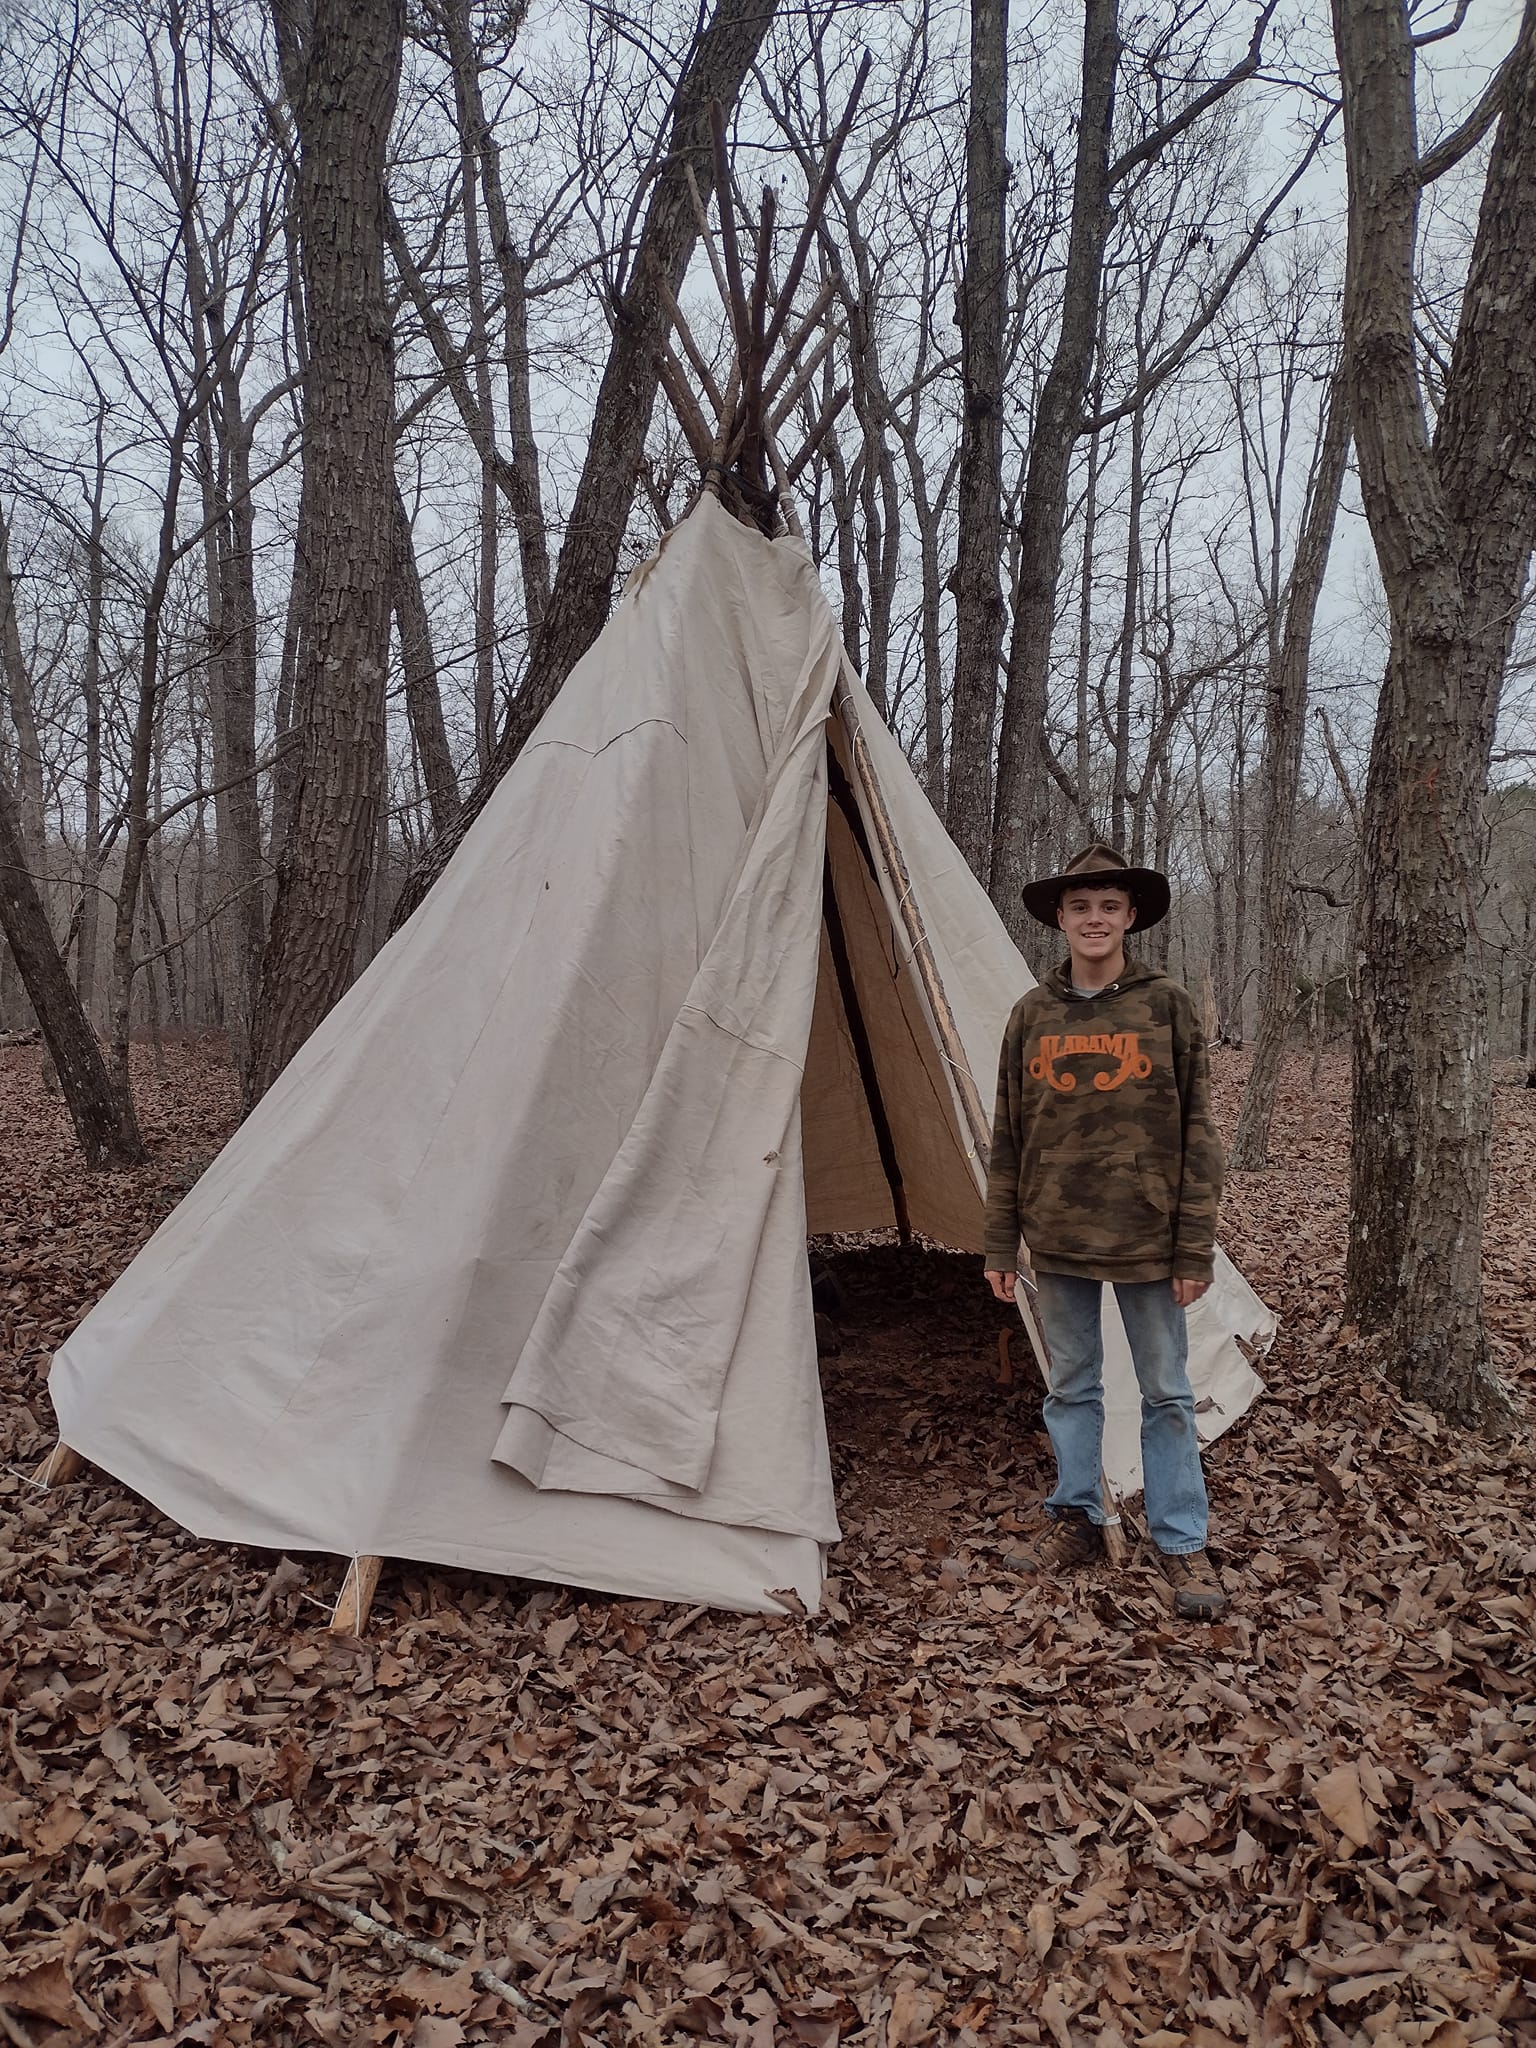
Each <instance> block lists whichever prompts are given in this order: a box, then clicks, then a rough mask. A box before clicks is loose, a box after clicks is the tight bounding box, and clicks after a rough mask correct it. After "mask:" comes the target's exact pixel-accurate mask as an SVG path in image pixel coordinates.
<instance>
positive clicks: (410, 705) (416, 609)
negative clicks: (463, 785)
mask: <svg viewBox="0 0 1536 2048" xmlns="http://www.w3.org/2000/svg"><path fill="white" fill-rule="evenodd" d="M393 538H394V601H395V628H396V631H397V632H398V633H399V635H400V666H401V668H402V669H403V670H404V672H405V710H406V716H407V718H408V719H409V720H410V725H411V738H412V739H413V740H414V741H415V744H416V757H417V759H418V760H419V761H420V763H421V779H422V781H423V782H424V783H425V784H426V789H427V803H428V806H429V807H430V809H431V813H432V829H433V831H434V832H446V831H447V830H448V828H449V826H450V825H451V824H452V823H453V821H454V819H455V818H456V817H457V816H458V815H459V809H460V804H461V799H460V796H459V784H458V778H457V776H456V775H455V774H454V772H453V756H452V754H451V753H450V752H449V751H448V730H447V727H446V726H445V724H444V722H443V699H442V694H441V692H440V691H439V689H438V684H437V663H436V662H435V661H434V659H433V657H432V627H431V623H430V621H429V620H428V618H427V607H426V603H425V601H424V600H423V598H422V594H421V575H420V572H419V571H418V569H417V567H416V547H415V543H414V542H413V541H412V539H411V519H410V514H409V513H408V512H407V511H406V509H405V500H404V499H403V498H402V497H401V495H400V490H399V486H398V485H396V487H395V493H394V519H393Z"/></svg>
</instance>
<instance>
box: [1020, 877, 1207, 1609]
mask: <svg viewBox="0 0 1536 2048" xmlns="http://www.w3.org/2000/svg"><path fill="white" fill-rule="evenodd" d="M1168 900H1169V893H1168V882H1167V878H1166V877H1165V876H1163V875H1161V874H1159V873H1158V872H1157V871H1156V870H1155V869H1153V868H1136V867H1131V866H1129V865H1128V863H1127V862H1126V861H1125V859H1124V857H1123V856H1122V855H1120V854H1118V853H1116V852H1115V851H1114V850H1113V849H1112V848H1110V847H1107V846H1102V845H1098V846H1091V847H1089V848H1088V849H1087V850H1086V852H1084V853H1081V854H1079V855H1078V856H1077V858H1076V859H1075V860H1074V861H1073V862H1072V863H1071V864H1070V866H1069V867H1067V868H1066V869H1065V870H1064V871H1063V872H1062V873H1061V874H1059V875H1047V876H1045V877H1043V878H1042V879H1041V880H1040V881H1037V882H1032V883H1030V884H1029V886H1028V887H1027V888H1026V889H1025V891H1024V902H1025V906H1026V908H1027V909H1028V910H1029V912H1030V914H1031V915H1032V916H1033V917H1034V918H1036V919H1037V920H1038V922H1040V923H1041V924H1045V925H1048V926H1050V927H1051V928H1052V929H1053V930H1056V929H1059V930H1060V931H1061V932H1062V933H1063V934H1064V935H1065V937H1066V941H1067V947H1068V958H1067V959H1066V960H1065V961H1063V962H1061V963H1060V965H1058V966H1057V967H1055V968H1053V969H1052V970H1051V972H1050V973H1049V974H1048V975H1047V976H1046V978H1045V979H1044V981H1042V982H1041V983H1040V985H1039V986H1038V987H1037V988H1033V989H1031V990H1030V991H1029V993H1028V994H1027V995H1026V996H1024V997H1023V998H1022V1000H1021V1001H1020V1002H1018V1003H1017V1004H1016V1005H1015V1006H1014V1010H1013V1014H1012V1016H1011V1017H1010V1018H1009V1020H1008V1029H1007V1031H1006V1033H1005V1034H1004V1038H1003V1050H1002V1058H1001V1060H1000V1062H999V1068H998V1082H997V1113H996V1118H995V1121H994V1126H993V1134H992V1152H991V1162H990V1170H989V1174H988V1182H987V1226H986V1278H987V1280H988V1282H989V1284H990V1285H991V1288H992V1291H993V1293H994V1294H996V1295H997V1296H998V1298H999V1299H1000V1300H1002V1301H1012V1300H1013V1299H1014V1298H1015V1289H1016V1282H1017V1274H1018V1265H1019V1241H1020V1239H1021V1238H1022V1239H1023V1240H1024V1243H1025V1245H1026V1246H1027V1248H1028V1254H1029V1263H1030V1265H1031V1266H1032V1268H1033V1270H1034V1275H1035V1284H1036V1286H1037V1288H1038V1290H1039V1312H1040V1322H1041V1326H1042V1332H1043V1335H1044V1337H1045V1342H1046V1348H1047V1350H1048V1351H1049V1354H1050V1361H1051V1364H1050V1384H1049V1390H1048V1392H1047V1394H1046V1400H1045V1424H1046V1428H1047V1430H1048V1431H1049V1433H1050V1439H1051V1448H1052V1450H1053V1451H1054V1452H1055V1456H1056V1485H1055V1487H1054V1489H1053V1490H1052V1492H1051V1494H1050V1496H1049V1498H1048V1499H1047V1501H1046V1503H1045V1513H1046V1518H1047V1527H1046V1529H1045V1531H1044V1533H1043V1534H1042V1535H1041V1537H1040V1538H1039V1540H1038V1541H1037V1542H1036V1543H1035V1545H1034V1546H1033V1548H1032V1549H1030V1550H1028V1551H1025V1552H1022V1553H1017V1554H1015V1555H1013V1556H1011V1557H1009V1558H1006V1559H1005V1560H1004V1562H1005V1564H1006V1565H1007V1566H1008V1567H1009V1568H1010V1569H1012V1570H1020V1571H1059V1570H1062V1569H1065V1568H1067V1567H1069V1566H1072V1565H1078V1564H1088V1563H1092V1562H1093V1561H1094V1560H1096V1559H1097V1558H1100V1557H1102V1556H1103V1554H1104V1536H1103V1527H1102V1525H1103V1520H1104V1506H1103V1497H1102V1493H1101V1488H1100V1453H1101V1446H1102V1441H1103V1434H1104V1378H1103V1367H1104V1353H1103V1344H1102V1337H1101V1332H1100V1314H1101V1309H1102V1304H1103V1294H1104V1286H1105V1284H1106V1283H1109V1284H1111V1285H1112V1286H1113V1287H1114V1290H1115V1298H1116V1301H1117V1302H1118V1304H1119V1308H1120V1315H1121V1320H1122V1321H1123V1323H1124V1324H1125V1333H1126V1337H1127V1338H1128V1340H1129V1343H1130V1348H1131V1357H1132V1360H1133V1362H1134V1364H1135V1367H1136V1377H1137V1380H1138V1382H1139V1384H1140V1388H1141V1462H1142V1474H1143V1480H1144V1484H1145V1489H1146V1511H1147V1527H1148V1530H1149V1532H1150V1534H1151V1536H1152V1540H1153V1542H1154V1543H1155V1544H1156V1545H1157V1548H1158V1550H1159V1551H1160V1553H1161V1554H1162V1561H1163V1568H1164V1571H1165V1572H1166V1574H1167V1576H1168V1578H1169V1580H1170V1582H1171V1584H1172V1587H1173V1595H1174V1607H1175V1609H1176V1610H1177V1612H1178V1613H1180V1614H1181V1615H1184V1616H1186V1617H1188V1618H1192V1619H1197V1620H1205V1621H1214V1620H1215V1619H1216V1618H1217V1617H1218V1616H1219V1615H1221V1614H1222V1613H1223V1612H1224V1611H1225V1609H1226V1606H1227V1598H1226V1594H1225V1593H1224V1592H1223V1591H1222V1588H1221V1584H1220V1581H1219V1580H1218V1578H1217V1576H1216V1572H1215V1569H1214V1567H1213V1566H1212V1564H1211V1561H1210V1559H1209V1558H1208V1557H1207V1555H1206V1550H1205V1541H1206V1526H1207V1507H1206V1494H1205V1479H1204V1475H1203V1474H1202V1472H1201V1469H1200V1445H1199V1439H1198V1437H1197V1435H1196V1432H1195V1404H1194V1396H1193V1394H1192V1393H1191V1391H1190V1384H1189V1372H1188V1365H1187V1357H1188V1341H1187V1332H1186V1327H1185V1310H1186V1309H1188V1308H1189V1307H1190V1306H1191V1305H1192V1304H1193V1303H1194V1302H1196V1301H1198V1300H1199V1298H1200V1296H1201V1295H1202V1294H1204V1293H1205V1292H1206V1290H1207V1289H1208V1288H1209V1286H1210V1284H1211V1278H1212V1274H1213V1272H1214V1270H1215V1243H1216V1210H1217V1205H1218V1203H1219V1201H1220V1198H1221V1174H1222V1155H1221V1143H1220V1140H1219V1138H1218V1137H1217V1134H1216V1128H1215V1124H1214V1122H1213V1120H1212V1116H1211V1106H1210V1081H1209V1074H1208V1069H1207V1064H1206V1056H1205V1040H1204V1036H1203V1034H1202V1032H1201V1030H1200V1028H1199V1023H1198V1019H1197V1017H1196V1014H1195V1006H1194V1003H1193V1001H1192V1000H1191V998H1190V996H1189V993H1188V991H1187V990H1185V989H1183V988H1181V987H1180V986H1179V984H1178V983H1177V982H1175V981H1171V980H1170V979H1169V978H1168V976H1167V975H1165V974H1160V973H1158V972H1157V971H1156V969H1154V968H1150V967H1143V966H1140V965H1138V964H1137V963H1136V962H1134V961H1128V960H1127V958H1126V954H1125V939H1126V934H1127V933H1128V932H1129V931H1130V930H1131V929H1132V927H1135V928H1136V929H1137V930H1140V931H1145V930H1146V929H1147V928H1148V927H1149V926H1151V925H1154V924H1156V923H1157V922H1158V921H1159V920H1160V919H1161V918H1163V917H1165V916H1166V915H1167V911H1168Z"/></svg>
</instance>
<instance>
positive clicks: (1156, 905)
mask: <svg viewBox="0 0 1536 2048" xmlns="http://www.w3.org/2000/svg"><path fill="white" fill-rule="evenodd" d="M1065 889H1124V890H1125V892H1126V893H1127V895H1129V896H1130V898H1131V899H1132V901H1133V902H1134V903H1135V905H1136V922H1135V924H1134V925H1133V926H1132V927H1131V929H1132V930H1133V931H1138V932H1144V931H1148V930H1150V929H1151V927H1152V926H1153V925H1155V924H1161V923H1162V921H1163V919H1164V918H1165V917H1166V916H1167V915H1168V906H1169V904H1170V902H1171V901H1172V896H1173V892H1172V891H1171V890H1170V889H1169V887H1168V877H1167V876H1166V875H1162V874H1159V873H1158V871H1157V869H1156V868H1101V869H1099V870H1098V871H1097V872H1096V873H1093V874H1086V875H1046V876H1044V877H1043V878H1042V879H1041V880H1040V881H1038V882H1027V883H1026V884H1025V885H1024V892H1023V894H1024V908H1025V909H1026V910H1027V911H1028V912H1029V914H1030V916H1031V917H1032V918H1034V920H1035V922H1036V923H1037V924H1043V925H1046V926H1048V927H1049V928H1050V930H1051V931H1053V932H1054V931H1057V930H1059V929H1060V925H1059V921H1058V919H1057V916H1056V912H1057V909H1058V907H1059V905H1060V903H1061V897H1062V892H1063V890H1065Z"/></svg>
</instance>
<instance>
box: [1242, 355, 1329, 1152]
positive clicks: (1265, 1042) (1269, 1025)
mask: <svg viewBox="0 0 1536 2048" xmlns="http://www.w3.org/2000/svg"><path fill="white" fill-rule="evenodd" d="M1348 467H1349V394H1348V389H1347V387H1346V384H1345V381H1344V374H1343V371H1342V370H1339V371H1336V372H1335V374H1334V378H1333V382H1332V383H1331V384H1330V386H1329V388H1328V398H1327V402H1326V411H1325V414H1324V419H1323V433H1322V445H1321V449H1320V452H1319V455H1318V461H1317V467H1316V469H1315V471H1314V472H1313V477H1312V488H1311V492H1310V494H1309V497H1308V500H1307V509H1306V514H1305V517H1304V518H1303V521H1302V530H1301V538H1300V540H1299V542H1298V543H1297V547H1296V559H1295V561H1294V563H1293V564H1292V567H1291V578H1290V584H1289V587H1288V589H1287V592H1286V600H1285V627H1284V633H1283V637H1282V639H1281V643H1280V651H1279V656H1278V659H1277V662H1276V666H1275V671H1274V673H1273V675H1272V676H1271V677H1270V683H1269V709H1268V716H1267V718H1266V720H1265V725H1264V759H1263V765H1262V767H1261V769H1260V787H1261V790H1262V803H1263V812H1264V816H1263V844H1262V850H1261V854H1260V863H1261V870H1260V881H1259V890H1260V895H1261V897H1262V900H1263V911H1262V917H1263V931H1264V947H1263V951H1262V955H1261V958H1262V966H1261V970H1260V972H1261V979H1260V984H1259V1036H1258V1043H1257V1044H1256V1046H1255V1047H1254V1054H1253V1065H1252V1066H1251V1067H1250V1068H1249V1070H1248V1080H1247V1085H1246V1086H1245V1087H1244V1089H1243V1104H1242V1109H1241V1111H1240V1112H1239V1115H1238V1119H1237V1131H1236V1134H1235V1135H1234V1137H1233V1140H1232V1152H1231V1157H1230V1164H1231V1165H1232V1166H1233V1167H1235V1168H1236V1169H1237V1170H1238V1171H1239V1172H1247V1173H1254V1172H1257V1171H1258V1170H1259V1169H1260V1168H1262V1167H1266V1166H1268V1164H1269V1127H1270V1122H1271V1119H1272V1118H1273V1116H1274V1111H1275V1089H1276V1086H1277V1084H1278V1082H1279V1078H1280V1063H1281V1060H1282V1059H1283V1058H1284V1055H1285V1049H1286V1045H1287V1043H1288V1041H1289V1038H1290V1032H1291V1025H1292V1021H1293V1018H1294V1014H1295V1005H1296V949H1297V935H1298V929H1299V917H1298V912H1297V905H1296V892H1295V889H1294V888H1293V887H1292V883H1293V881H1294V879H1295V877H1294V872H1293V870H1294V866H1295V838H1296V799H1297V793H1298V791H1299V789H1300V786H1301V754H1302V743H1303V740H1304V738H1305V734H1306V722H1307V672H1308V667H1309V664H1310V661H1311V655H1312V627H1313V623H1314V621H1315V619H1316V617H1317V605H1318V599H1319V598H1320V597H1321V595H1322V588H1323V577H1324V575H1325V574H1326V572H1327V568H1328V552H1329V548H1330V547H1331V545H1332V541H1333V527H1334V520H1335V518H1336V516H1337V513H1338V506H1339V495H1340V492H1341V491H1342V490H1343V487H1344V473H1345V471H1346V470H1347V468H1348Z"/></svg>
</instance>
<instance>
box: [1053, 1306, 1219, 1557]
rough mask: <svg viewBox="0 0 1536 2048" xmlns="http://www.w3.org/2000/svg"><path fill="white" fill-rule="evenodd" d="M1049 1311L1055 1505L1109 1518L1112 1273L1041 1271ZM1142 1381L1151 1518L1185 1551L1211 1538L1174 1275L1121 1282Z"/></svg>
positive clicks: (1162, 1540)
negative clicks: (1105, 1478)
mask: <svg viewBox="0 0 1536 2048" xmlns="http://www.w3.org/2000/svg"><path fill="white" fill-rule="evenodd" d="M1035 1284H1036V1286H1037V1287H1038V1288H1039V1290H1040V1320H1041V1324H1042V1327H1043V1329H1044V1332H1045V1342H1046V1346H1047V1349H1048V1350H1049V1351H1050V1354H1051V1384H1050V1391H1049V1392H1048V1393H1047V1395H1046V1397H1045V1426H1046V1428H1047V1430H1049V1432H1050V1437H1051V1449H1052V1450H1053V1451H1054V1452H1055V1453H1056V1488H1055V1491H1054V1492H1053V1493H1052V1494H1051V1496H1050V1498H1049V1499H1048V1500H1047V1502H1046V1504H1045V1511H1046V1513H1047V1514H1054V1513H1057V1512H1059V1511H1060V1510H1061V1509H1062V1508H1086V1510H1087V1511H1088V1513H1089V1515H1090V1516H1091V1517H1092V1518H1093V1520H1094V1521H1095V1522H1102V1521H1103V1519H1104V1506H1103V1497H1102V1494H1101V1492H1100V1486H1099V1468H1100V1460H1101V1455H1102V1446H1103V1439H1104V1342H1103V1335H1102V1332H1101V1328H1100V1311H1101V1309H1102V1306H1103V1301H1104V1283H1103V1282H1102V1281H1099V1280H1080V1279H1078V1278H1076V1277H1075V1276H1074V1275H1071V1274H1065V1273H1037V1274H1036V1276H1035ZM1114 1288H1115V1299H1116V1301H1117V1302H1118V1303H1119V1304H1120V1319H1121V1321H1122V1322H1123V1323H1124V1324H1125V1334H1126V1336H1127V1337H1128V1338H1129V1340H1130V1346H1131V1358H1132V1360H1133V1361H1134V1363H1135V1367H1136V1379H1137V1382H1138V1384H1139V1385H1140V1387H1141V1470H1142V1478H1143V1483H1144V1485H1145V1488H1146V1506H1147V1528H1148V1530H1149V1532H1150V1534H1151V1537H1152V1541H1153V1542H1154V1543H1155V1544H1156V1545H1157V1547H1158V1549H1159V1550H1161V1551H1165V1552H1166V1553H1167V1554H1168V1555H1170V1556H1173V1557H1178V1556H1182V1555H1187V1554H1188V1553H1189V1552H1190V1551H1192V1550H1203V1549H1204V1548H1205V1532H1206V1500H1205V1478H1204V1475H1203V1474H1202V1472H1201V1470H1200V1439H1199V1438H1198V1436H1197V1435H1196V1434H1195V1397H1194V1395H1193V1394H1192V1393H1191V1392H1190V1386H1189V1372H1188V1365H1187V1361H1188V1357H1189V1336H1188V1327H1187V1325H1186V1323H1185V1319H1184V1311H1183V1309H1182V1308H1180V1307H1179V1306H1178V1304H1177V1303H1176V1302H1175V1300H1174V1298H1173V1287H1172V1285H1171V1284H1170V1282H1168V1281H1167V1280H1134V1281H1130V1280H1121V1281H1116V1282H1115V1283H1114Z"/></svg>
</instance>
